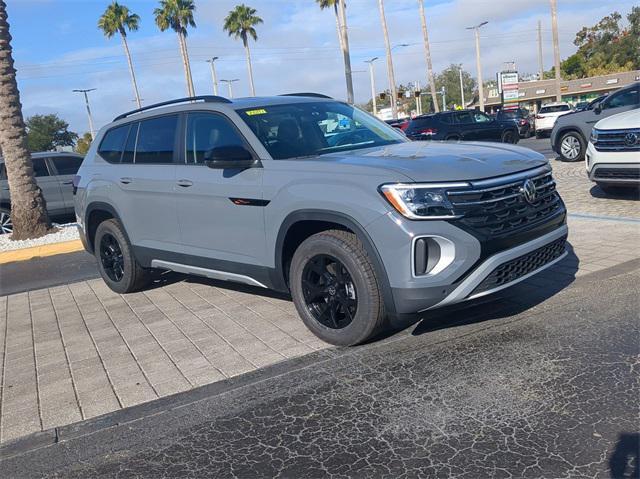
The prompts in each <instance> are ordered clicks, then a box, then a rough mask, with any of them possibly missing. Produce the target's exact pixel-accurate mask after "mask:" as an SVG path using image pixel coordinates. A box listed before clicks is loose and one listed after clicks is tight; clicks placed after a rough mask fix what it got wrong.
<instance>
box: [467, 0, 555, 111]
mask: <svg viewBox="0 0 640 479" xmlns="http://www.w3.org/2000/svg"><path fill="white" fill-rule="evenodd" d="M552 1H553V0H552ZM487 23H489V22H482V23H479V24H478V25H474V26H473V27H467V30H475V34H476V69H477V71H478V98H479V102H480V111H484V85H483V82H482V64H481V63H480V27H483V26H484V25H486V24H487Z"/></svg>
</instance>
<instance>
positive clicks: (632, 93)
mask: <svg viewBox="0 0 640 479" xmlns="http://www.w3.org/2000/svg"><path fill="white" fill-rule="evenodd" d="M634 108H640V82H636V83H632V84H631V85H629V86H626V87H624V88H621V89H620V90H617V91H616V92H614V93H611V94H610V95H607V96H605V97H604V98H603V99H602V100H601V101H599V102H595V103H592V104H590V105H589V107H588V108H587V109H586V110H581V111H576V112H573V113H568V114H566V115H562V116H560V117H558V119H557V120H556V122H555V124H554V125H553V130H551V147H552V148H553V151H555V152H556V153H558V154H559V155H560V158H562V159H563V160H564V161H582V160H584V155H585V153H586V152H587V145H588V143H589V136H590V135H591V130H592V129H593V125H595V124H596V123H597V122H599V121H600V120H602V119H603V118H607V117H609V116H611V115H616V114H618V113H622V112H623V111H627V110H633V109H634Z"/></svg>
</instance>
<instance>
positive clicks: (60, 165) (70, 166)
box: [52, 156, 82, 175]
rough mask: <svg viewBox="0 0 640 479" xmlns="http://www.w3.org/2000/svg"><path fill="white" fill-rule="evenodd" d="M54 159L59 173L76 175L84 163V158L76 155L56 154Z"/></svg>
mask: <svg viewBox="0 0 640 479" xmlns="http://www.w3.org/2000/svg"><path fill="white" fill-rule="evenodd" d="M52 160H53V164H54V166H55V167H56V171H57V173H58V175H75V174H76V173H77V172H78V170H79V169H80V165H81V164H82V158H78V157H76V156H56V157H54V158H52Z"/></svg>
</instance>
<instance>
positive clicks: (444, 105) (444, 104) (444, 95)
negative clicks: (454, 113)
mask: <svg viewBox="0 0 640 479" xmlns="http://www.w3.org/2000/svg"><path fill="white" fill-rule="evenodd" d="M442 111H447V90H446V88H445V87H444V85H443V86H442Z"/></svg>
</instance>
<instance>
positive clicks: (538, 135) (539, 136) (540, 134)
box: [536, 131, 543, 140]
mask: <svg viewBox="0 0 640 479" xmlns="http://www.w3.org/2000/svg"><path fill="white" fill-rule="evenodd" d="M542 136H543V135H542V132H541V131H536V139H537V140H539V139H540V138H542Z"/></svg>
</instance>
